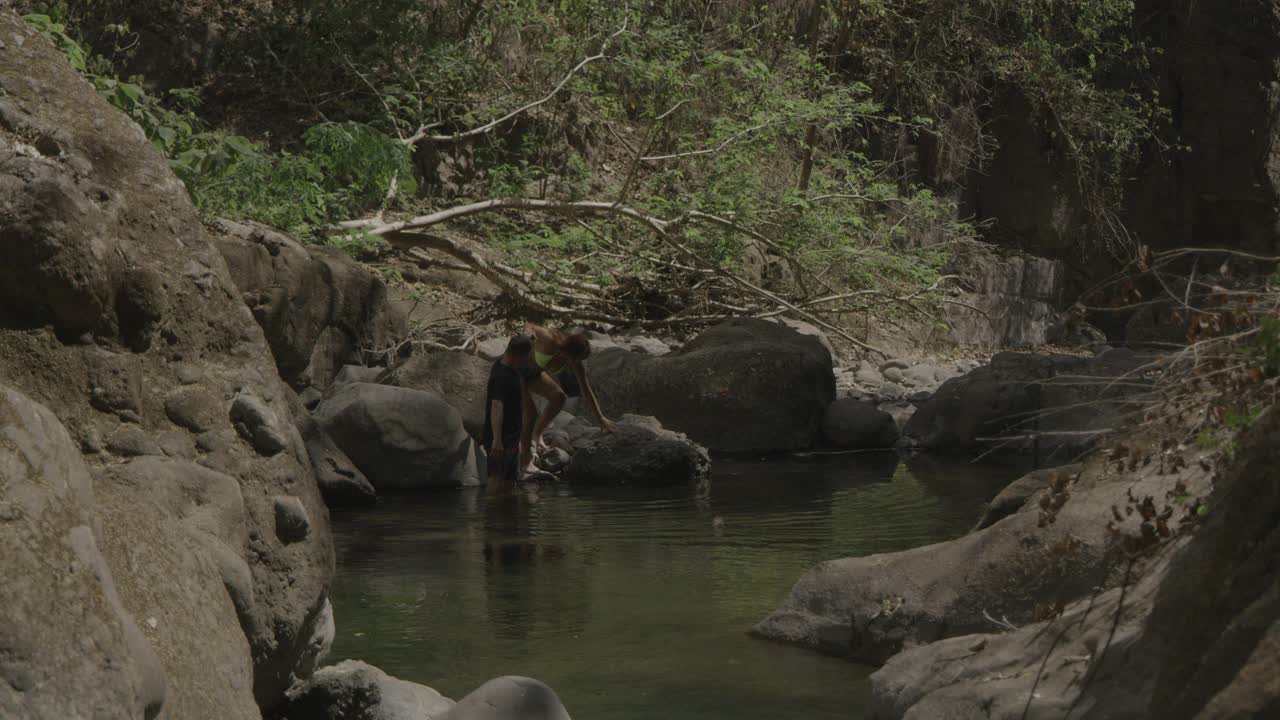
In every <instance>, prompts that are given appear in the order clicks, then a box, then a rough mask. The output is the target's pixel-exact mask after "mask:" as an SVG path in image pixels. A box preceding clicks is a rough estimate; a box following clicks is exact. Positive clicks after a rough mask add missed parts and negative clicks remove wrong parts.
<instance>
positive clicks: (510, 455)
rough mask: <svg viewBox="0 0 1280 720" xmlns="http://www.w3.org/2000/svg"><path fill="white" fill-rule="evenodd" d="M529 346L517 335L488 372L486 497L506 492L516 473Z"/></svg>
mask: <svg viewBox="0 0 1280 720" xmlns="http://www.w3.org/2000/svg"><path fill="white" fill-rule="evenodd" d="M532 352H533V342H532V341H531V340H530V339H529V338H527V337H525V336H523V335H517V336H516V337H513V338H511V341H510V342H509V343H507V351H506V352H505V353H503V355H502V357H500V358H498V359H497V360H496V361H494V363H493V368H492V369H491V370H490V371H489V387H488V391H487V393H486V396H485V406H484V446H485V448H486V449H487V450H488V452H489V482H488V492H489V494H498V493H501V492H509V491H510V490H511V489H512V488H513V487H514V486H515V482H516V479H517V475H518V473H519V469H520V430H521V428H522V427H523V425H524V410H525V403H526V402H529V399H528V397H527V395H528V391H527V390H526V389H525V382H524V379H525V378H524V376H525V372H526V369H527V368H528V367H529V356H530V355H531V354H532Z"/></svg>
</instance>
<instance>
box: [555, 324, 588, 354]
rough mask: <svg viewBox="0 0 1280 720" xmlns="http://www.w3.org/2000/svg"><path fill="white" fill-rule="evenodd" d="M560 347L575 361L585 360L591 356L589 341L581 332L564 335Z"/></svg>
mask: <svg viewBox="0 0 1280 720" xmlns="http://www.w3.org/2000/svg"><path fill="white" fill-rule="evenodd" d="M560 347H561V348H563V349H564V352H565V354H566V355H568V356H569V357H571V358H573V359H575V360H586V359H587V358H588V357H589V356H590V355H591V341H590V340H588V339H587V334H586V333H585V332H582V331H578V332H573V333H569V334H566V335H565V336H564V342H562V343H561V344H560Z"/></svg>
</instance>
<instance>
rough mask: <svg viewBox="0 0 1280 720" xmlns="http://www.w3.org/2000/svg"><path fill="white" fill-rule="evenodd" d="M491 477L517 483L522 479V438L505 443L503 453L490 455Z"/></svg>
mask: <svg viewBox="0 0 1280 720" xmlns="http://www.w3.org/2000/svg"><path fill="white" fill-rule="evenodd" d="M489 477H490V478H496V479H498V480H501V481H502V482H515V481H516V480H517V479H519V477H520V437H519V436H516V437H513V438H508V439H505V440H504V441H503V445H502V451H501V452H496V453H495V452H490V453H489Z"/></svg>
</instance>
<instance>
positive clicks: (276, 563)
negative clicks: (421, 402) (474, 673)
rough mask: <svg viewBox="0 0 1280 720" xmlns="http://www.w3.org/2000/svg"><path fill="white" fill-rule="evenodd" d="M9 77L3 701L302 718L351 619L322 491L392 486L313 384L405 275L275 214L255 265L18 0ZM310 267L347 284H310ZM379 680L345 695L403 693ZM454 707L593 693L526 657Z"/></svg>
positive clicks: (490, 710) (99, 712) (90, 713)
mask: <svg viewBox="0 0 1280 720" xmlns="http://www.w3.org/2000/svg"><path fill="white" fill-rule="evenodd" d="M0 88H3V93H0V156H3V158H4V162H3V163H0V214H2V215H3V216H4V221H3V227H0V236H3V238H4V240H5V245H6V249H7V251H8V254H7V256H6V259H5V261H4V263H3V264H0V378H2V379H0V468H3V470H2V471H0V545H3V546H4V547H5V549H6V550H5V552H3V553H0V572H3V575H4V577H5V581H4V582H3V583H0V619H3V622H0V627H2V628H3V629H0V657H2V658H3V659H2V661H0V678H2V679H3V682H0V716H3V717H6V718H8V717H12V718H33V719H36V720H44V719H46V718H48V719H52V718H69V717H95V718H104V719H105V718H147V719H150V718H157V717H164V718H183V720H199V719H200V718H210V719H213V718H217V719H218V720H228V719H233V720H240V719H244V720H260V719H261V718H262V717H263V716H264V715H266V716H271V717H276V716H284V715H283V714H284V713H288V712H290V711H289V708H290V707H293V704H294V703H296V702H298V701H299V700H298V698H299V696H300V693H304V694H305V693H306V692H309V690H305V689H304V690H299V688H312V687H314V684H313V685H299V683H304V682H305V681H306V680H307V679H308V678H312V677H314V675H315V672H316V670H317V669H318V668H319V667H320V666H321V665H322V663H323V659H324V657H325V655H326V653H327V652H328V648H329V644H330V642H331V641H332V639H333V636H334V632H335V618H334V616H333V612H332V608H331V605H330V603H329V600H328V588H329V583H330V579H331V577H332V575H333V571H334V557H333V546H332V539H331V536H330V533H329V527H328V511H327V509H326V506H325V504H324V501H323V500H322V498H321V492H322V490H324V492H325V496H326V497H331V498H332V497H345V496H347V495H354V496H362V495H364V496H367V494H368V488H367V487H366V485H367V482H362V481H361V477H360V475H359V473H357V472H353V471H352V470H351V467H350V466H349V463H347V462H346V461H345V460H344V456H343V453H342V452H341V451H340V450H339V449H338V448H336V447H335V446H334V445H332V444H330V443H328V442H326V441H325V439H324V436H323V435H322V434H321V430H318V428H317V427H316V425H315V424H313V423H312V422H311V421H310V420H309V418H308V417H307V411H306V409H305V407H304V405H303V402H302V401H301V400H300V399H299V398H298V397H297V396H296V395H295V392H294V389H292V388H291V387H290V386H289V384H287V383H297V382H300V381H302V380H303V379H306V380H309V381H310V382H315V381H316V380H317V379H321V380H323V379H325V378H327V377H330V375H331V373H332V372H333V371H334V370H335V368H337V367H340V366H341V364H342V363H344V362H349V361H350V360H351V359H352V358H353V357H355V356H356V354H358V352H359V348H360V346H361V345H362V344H363V343H364V342H366V341H367V340H368V338H370V337H381V335H379V334H378V333H380V332H382V330H378V329H377V328H387V327H394V325H393V324H391V325H388V324H387V322H386V320H387V319H386V318H384V317H380V316H376V315H367V314H363V313H364V310H367V309H369V308H377V307H378V306H379V304H378V303H377V302H373V301H374V300H376V297H375V295H373V294H371V293H375V294H376V293H377V292H378V289H379V288H380V287H381V284H380V282H378V281H376V279H375V278H372V277H371V276H370V275H369V274H368V273H367V272H366V271H364V270H363V269H361V268H358V267H356V266H354V265H353V264H352V263H351V262H350V261H349V260H348V259H345V258H343V259H342V260H340V261H336V262H326V259H332V258H329V257H328V256H325V255H324V254H320V255H319V256H317V254H315V253H313V252H311V250H310V249H301V248H300V246H295V245H294V244H289V243H282V244H279V245H275V246H271V247H267V246H264V245H262V244H261V242H262V241H261V240H260V239H257V238H253V237H248V238H242V239H241V240H240V242H242V243H243V245H242V246H233V248H234V247H243V248H244V249H246V251H247V254H249V255H251V256H252V257H253V258H254V259H253V261H252V262H246V263H244V264H243V267H248V268H254V270H253V271H252V272H250V271H247V270H245V271H242V270H240V269H238V268H239V267H240V266H237V269H236V271H235V272H234V273H233V271H232V270H229V268H228V262H227V260H226V259H224V256H225V255H226V254H228V253H227V245H226V243H220V247H219V245H218V244H216V243H215V239H214V238H213V237H211V235H210V231H209V230H208V229H207V228H206V227H205V225H204V224H203V223H202V222H201V221H200V219H199V218H198V217H197V215H196V212H195V210H194V209H193V208H192V206H191V201H190V199H189V198H188V196H187V193H186V190H185V189H184V188H183V186H182V184H181V183H180V182H179V181H178V180H177V178H175V177H174V175H173V173H172V171H171V170H170V169H169V167H168V164H167V163H166V161H165V160H164V158H163V157H161V155H160V154H159V153H158V152H157V151H156V150H155V148H154V147H152V145H151V144H150V143H149V142H147V140H146V138H144V137H143V136H142V135H141V133H140V132H139V130H138V128H137V126H136V125H134V124H133V123H132V122H131V121H130V120H129V119H128V118H127V117H126V116H125V115H124V114H123V113H120V112H118V111H116V110H115V109H113V108H112V107H110V106H109V105H108V104H107V103H106V102H105V101H104V100H103V99H102V98H101V97H100V96H99V95H98V94H97V92H95V90H94V88H93V87H91V86H90V85H89V84H87V83H86V82H85V81H84V80H83V79H82V78H81V77H80V76H79V75H78V74H77V73H76V71H75V70H74V69H73V68H72V67H71V66H70V65H69V64H68V63H67V62H66V59H65V57H64V56H63V54H62V53H61V52H60V51H59V50H57V49H55V48H54V47H53V46H52V45H51V44H50V43H49V42H48V40H46V39H45V38H44V37H43V36H41V35H38V34H37V33H35V32H33V31H32V30H31V29H30V28H29V27H28V26H27V25H26V24H25V23H24V22H23V21H22V20H21V19H20V18H18V17H16V16H15V15H13V14H12V13H10V12H3V13H0ZM255 248H256V249H255ZM219 250H221V251H222V252H220V251H219ZM233 265H235V263H233ZM295 265H296V266H297V267H298V268H300V269H297V270H296V271H297V273H298V274H297V275H296V277H299V278H303V279H311V278H318V279H321V280H322V282H319V283H318V284H311V285H306V286H305V287H302V288H293V287H287V283H283V282H281V277H283V276H285V275H286V274H287V273H292V272H294V271H295V269H296V268H295ZM347 270H351V271H352V274H350V275H346V276H344V275H343V272H345V271H347ZM355 271H358V272H355ZM258 272H261V273H263V274H262V275H261V277H260V279H261V281H262V285H261V288H260V290H261V292H260V293H259V294H258V295H254V294H253V293H250V294H248V295H245V294H243V293H242V290H241V288H240V287H238V286H237V281H238V282H243V281H244V277H245V275H246V274H253V273H258ZM268 273H269V274H268ZM233 274H234V275H235V276H236V278H235V281H233ZM352 289H356V290H357V292H356V293H355V295H351V294H349V293H348V292H347V291H348V290H352ZM321 291H323V292H324V293H329V294H328V295H326V297H329V298H330V300H329V301H328V302H322V303H309V304H308V305H307V307H308V308H312V309H314V312H313V313H311V312H309V311H308V312H302V311H301V310H300V309H299V308H297V307H296V306H288V307H286V306H283V305H282V304H281V302H280V300H281V298H287V297H307V298H308V299H309V300H311V299H314V297H315V295H316V293H320V292H321ZM392 322H394V321H392ZM260 324H261V325H260ZM263 328H266V332H265V333H264V330H263ZM286 340H287V342H285V341H286ZM286 381H287V382H286ZM295 387H296V385H295ZM335 414H336V413H335ZM313 465H314V466H315V467H316V468H317V469H318V470H319V474H320V478H321V480H320V482H318V481H317V475H316V471H315V470H313ZM339 620H340V619H339ZM333 672H334V671H328V672H326V673H325V674H323V675H321V678H322V679H325V678H330V677H331V676H332V675H333ZM400 687H403V686H400ZM373 695H376V693H372V694H371V693H368V692H365V691H364V690H352V691H351V692H350V693H348V694H347V695H345V696H343V697H345V698H348V699H351V698H358V699H359V700H358V702H357V701H354V700H353V701H352V702H350V703H347V701H346V700H342V702H344V703H346V704H345V705H341V706H340V705H337V704H331V705H329V706H328V708H329V710H328V712H331V713H338V715H340V716H342V717H355V716H357V715H358V716H360V717H393V715H392V714H389V712H390V711H388V710H387V708H388V707H391V706H392V705H394V702H392V700H391V696H393V695H396V691H395V690H392V691H390V692H387V693H384V694H383V695H381V696H380V697H381V699H380V700H375V699H373V698H372V696H373ZM338 702H339V700H338V699H336V698H335V700H334V703H338ZM444 702H447V701H442V703H441V707H443V703H444ZM379 703H381V705H382V708H381V709H372V708H374V706H375V705H378V704H379ZM343 708H345V709H343ZM347 710H350V711H351V712H352V713H356V714H347ZM366 711H367V712H368V713H369V714H359V713H364V712H366ZM320 716H322V715H315V714H310V713H309V714H308V715H306V717H320ZM335 716H337V715H335ZM433 716H434V715H433ZM440 716H441V717H448V718H469V719H478V718H516V717H520V718H565V717H567V713H565V711H564V709H563V708H562V707H560V706H559V704H558V701H556V700H555V699H554V693H551V692H550V691H549V690H548V689H546V688H545V687H543V686H539V685H537V684H536V683H532V682H531V681H526V680H521V679H500V680H497V681H494V682H493V683H490V684H488V685H486V686H485V687H484V688H481V689H480V690H478V691H477V692H476V693H475V694H473V695H472V696H469V697H468V698H465V699H463V700H462V701H460V702H459V703H458V704H456V705H452V704H451V707H449V708H448V709H447V710H444V711H443V714H442V715H440ZM415 717H421V715H416V716H415Z"/></svg>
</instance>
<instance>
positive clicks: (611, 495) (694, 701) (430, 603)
mask: <svg viewBox="0 0 1280 720" xmlns="http://www.w3.org/2000/svg"><path fill="white" fill-rule="evenodd" d="M713 467H714V475H713V478H712V483H711V488H710V491H709V492H707V493H704V494H701V495H699V494H697V493H694V492H693V491H691V490H689V489H678V490H648V491H640V490H628V491H625V492H623V491H617V490H611V491H604V490H584V489H576V488H575V489H570V488H568V487H564V486H544V487H543V488H541V489H540V490H539V491H538V492H525V493H521V494H519V495H517V496H515V497H507V498H501V499H490V498H486V497H484V496H483V495H482V494H481V493H479V492H478V491H462V492H457V493H446V494H433V495H423V496H398V497H387V498H382V499H380V501H379V503H378V505H377V507H375V508H369V509H362V510H346V511H335V512H333V515H332V524H333V531H334V536H335V541H336V543H337V553H338V575H337V578H336V580H335V582H334V586H333V590H332V595H331V597H332V600H333V604H334V612H335V615H336V619H337V625H338V635H337V638H336V640H335V642H334V647H333V654H332V656H331V658H330V660H331V661H333V662H336V661H338V660H341V659H344V658H359V659H362V660H365V661H368V662H370V663H372V664H374V665H376V666H378V667H380V668H382V669H383V670H385V671H387V672H388V673H391V674H392V675H395V676H397V677H401V678H404V679H406V680H412V681H414V682H419V683H423V684H425V685H430V686H431V687H434V688H436V689H437V690H439V691H440V692H442V693H444V694H445V695H447V696H449V697H452V698H455V699H457V698H460V697H462V696H463V695H465V694H466V693H467V692H469V691H471V690H472V689H474V688H475V687H477V686H478V685H480V684H481V683H482V682H484V681H485V680H487V679H489V678H491V677H495V676H498V675H529V676H532V677H536V678H538V679H540V680H543V681H545V682H547V683H548V684H550V685H551V687H553V688H555V690H556V692H557V693H559V695H560V697H561V699H562V700H563V701H564V703H565V705H566V706H567V707H568V708H569V711H570V713H571V714H572V715H573V716H574V717H575V718H577V719H578V720H593V719H604V720H632V719H634V720H641V719H643V720H652V719H655V718H664V719H666V720H712V719H717V720H718V719H720V718H735V720H749V719H752V718H761V719H764V718H769V719H770V720H777V719H778V718H789V719H791V720H807V719H810V718H812V719H820V718H843V719H845V720H848V719H849V718H858V717H861V714H862V713H861V708H862V707H863V705H864V703H865V702H866V698H867V694H868V685H867V680H866V679H867V676H868V675H869V674H870V672H871V669H870V668H866V667H862V666H859V665H855V664H853V663H850V662H847V661H844V660H839V659H833V658H827V657H822V656H820V655H818V654H816V653H812V652H808V651H804V650H800V649H796V648H790V647H786V646H782V645H777V644H773V643H769V642H765V641H762V640H758V639H755V638H752V637H749V636H748V635H747V630H748V629H749V628H750V627H751V626H752V625H753V624H754V623H755V622H757V621H758V620H760V619H761V618H763V617H764V616H765V615H766V614H768V613H769V612H770V611H771V610H772V609H773V608H774V607H776V606H777V605H778V603H780V602H781V601H782V599H783V598H784V597H785V596H786V594H787V591H788V590H789V589H790V587H791V586H792V584H793V583H794V582H795V581H796V580H797V579H798V578H799V577H800V575H801V574H803V573H804V572H805V570H807V569H808V568H809V567H811V566H812V565H813V564H814V563H816V562H818V561H821V560H824V559H830V558H837V557H846V556H851V555H866V554H870V553H877V552H889V551H894V550H903V549H906V548H911V547H915V546H919V545H925V544H928V543H932V542H937V541H940V540H945V539H948V538H953V537H956V536H958V535H960V534H963V533H964V532H965V531H966V530H967V529H969V528H970V527H971V526H972V525H973V523H974V521H975V520H976V519H977V517H978V514H979V513H980V511H981V506H982V503H984V502H985V501H987V500H989V499H990V498H991V497H993V496H994V495H995V494H996V493H997V492H999V490H1000V489H1001V488H1002V487H1004V486H1005V485H1006V484H1008V483H1009V482H1010V481H1011V480H1013V479H1015V478H1016V477H1018V475H1020V474H1021V473H1022V472H1023V471H1025V470H1026V468H1025V467H1019V466H1016V465H1014V464H1010V463H1000V464H981V465H974V464H968V463H963V462H959V463H957V462H945V461H938V460H934V459H931V458H927V457H916V458H914V459H902V458H899V457H898V455H896V454H894V453H880V454H860V455H843V456H814V457H809V458H803V459H788V460H776V459H775V460H768V461H760V462H751V461H740V460H724V459H720V460H717V461H716V462H715V463H714V466H713Z"/></svg>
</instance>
